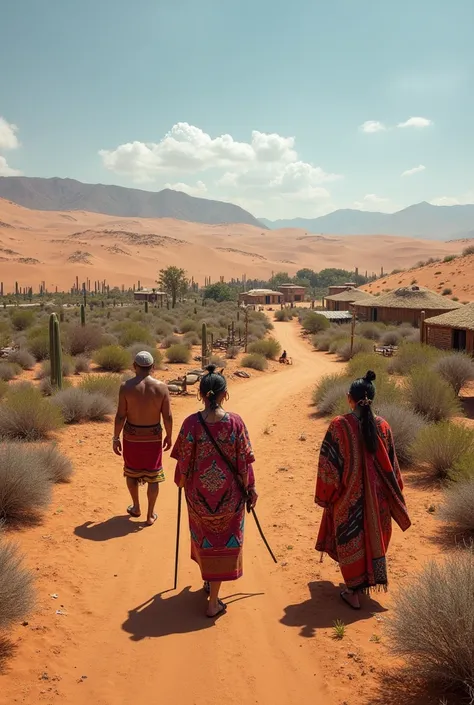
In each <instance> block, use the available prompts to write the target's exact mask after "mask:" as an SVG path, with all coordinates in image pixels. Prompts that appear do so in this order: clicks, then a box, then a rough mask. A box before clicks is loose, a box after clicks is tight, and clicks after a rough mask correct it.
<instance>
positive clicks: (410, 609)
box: [387, 548, 474, 697]
mask: <svg viewBox="0 0 474 705" xmlns="http://www.w3.org/2000/svg"><path fill="white" fill-rule="evenodd" d="M473 590H474V550H473V549H472V548H471V549H470V550H468V551H455V552H454V553H453V554H452V555H450V556H449V557H448V558H447V559H445V561H444V562H443V563H435V562H430V563H428V565H426V567H425V568H424V570H423V571H422V573H421V574H420V575H418V576H416V577H414V578H411V580H410V582H408V583H407V584H406V585H404V586H403V589H402V590H400V591H399V593H398V595H397V598H396V600H395V601H394V603H393V613H392V616H391V618H390V619H389V620H388V624H387V627H388V631H389V635H390V637H391V643H392V648H393V651H394V652H395V653H396V654H397V655H398V656H402V657H403V658H405V659H406V660H407V661H408V662H409V664H410V665H411V666H412V667H413V668H414V669H415V671H416V673H417V674H419V675H421V676H423V677H424V678H426V679H427V680H428V681H432V680H435V681H438V682H439V683H441V684H444V685H445V686H448V687H454V688H459V687H462V688H464V689H465V690H466V691H467V692H468V693H470V695H471V697H472V695H473V693H474V609H473V606H472V600H473Z"/></svg>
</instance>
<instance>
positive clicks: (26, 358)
mask: <svg viewBox="0 0 474 705" xmlns="http://www.w3.org/2000/svg"><path fill="white" fill-rule="evenodd" d="M7 360H8V362H11V363H12V364H14V365H20V367H21V368H22V369H23V370H32V369H33V367H34V366H35V364H36V360H35V358H34V357H33V355H32V354H31V353H30V352H28V350H24V349H19V350H12V351H11V352H10V353H9V354H8V357H7Z"/></svg>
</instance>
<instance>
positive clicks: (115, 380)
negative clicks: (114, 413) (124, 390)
mask: <svg viewBox="0 0 474 705" xmlns="http://www.w3.org/2000/svg"><path fill="white" fill-rule="evenodd" d="M121 383H122V380H121V378H120V377H119V376H118V375H113V374H109V375H86V376H85V377H83V378H82V379H81V381H80V384H79V385H78V386H77V387H76V389H82V390H83V391H85V392H90V393H91V394H93V393H95V392H98V393H100V394H104V395H105V396H106V397H109V399H112V400H113V401H114V402H116V401H117V400H118V394H119V389H120V385H121Z"/></svg>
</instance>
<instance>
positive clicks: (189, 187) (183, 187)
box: [163, 181, 207, 197]
mask: <svg viewBox="0 0 474 705" xmlns="http://www.w3.org/2000/svg"><path fill="white" fill-rule="evenodd" d="M163 188H170V189H172V190H173V191H182V192H183V193H187V194H188V195H189V196H198V197H203V196H205V195H206V194H207V186H206V184H205V183H204V182H203V181H197V182H196V183H195V184H194V185H193V184H185V183H183V182H182V181H179V182H178V183H176V184H165V185H164V187H163Z"/></svg>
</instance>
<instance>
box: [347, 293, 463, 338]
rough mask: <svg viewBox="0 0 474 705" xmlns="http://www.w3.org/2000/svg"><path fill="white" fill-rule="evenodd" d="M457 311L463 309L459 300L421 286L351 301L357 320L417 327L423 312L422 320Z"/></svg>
mask: <svg viewBox="0 0 474 705" xmlns="http://www.w3.org/2000/svg"><path fill="white" fill-rule="evenodd" d="M459 308H462V304H460V303H459V302H458V301H453V300H452V299H450V298H448V297H446V296H441V294H437V293H435V292H434V291H430V290H429V289H425V288H423V287H421V286H406V287H402V288H400V289H395V290H394V291H390V292H388V293H387V294H382V295H381V296H372V297H370V298H365V299H361V300H359V301H355V302H354V310H355V313H356V315H357V318H358V319H359V320H360V321H379V322H380V323H391V324H399V323H411V325H413V326H415V327H417V328H418V327H419V326H420V321H421V317H422V316H421V314H422V312H423V311H424V313H425V318H431V317H433V316H439V315H441V314H442V313H447V312H448V311H454V310H455V309H459Z"/></svg>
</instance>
